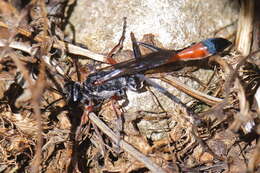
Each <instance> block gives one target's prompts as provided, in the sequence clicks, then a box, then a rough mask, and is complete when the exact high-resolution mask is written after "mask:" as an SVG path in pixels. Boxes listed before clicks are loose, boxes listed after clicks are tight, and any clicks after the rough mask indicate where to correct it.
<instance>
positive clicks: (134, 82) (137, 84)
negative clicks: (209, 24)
mask: <svg viewBox="0 0 260 173" xmlns="http://www.w3.org/2000/svg"><path fill="white" fill-rule="evenodd" d="M131 39H132V46H133V52H134V56H135V58H134V59H131V60H128V61H124V62H121V63H116V61H114V60H113V61H111V62H113V64H111V66H109V67H106V68H103V69H101V70H99V71H97V72H95V73H92V74H90V75H89V76H88V77H87V78H86V80H85V81H84V82H83V83H78V82H74V81H70V82H67V83H66V84H65V94H66V97H67V99H68V101H69V102H72V103H81V104H87V105H88V106H89V107H91V109H92V108H93V107H95V106H97V105H99V104H100V103H101V102H102V101H103V100H106V99H109V98H111V97H114V96H117V97H125V96H126V94H125V91H126V90H127V89H130V90H133V91H138V90H139V89H141V88H142V86H143V79H142V78H141V77H140V76H139V75H138V74H140V73H143V72H145V71H147V70H151V69H154V68H157V67H160V66H162V65H165V64H170V63H172V64H173V65H174V62H179V61H192V60H200V59H204V58H207V57H209V56H211V55H215V54H217V53H220V52H222V51H223V50H224V49H225V48H227V47H228V46H230V45H231V42H230V41H228V40H226V39H224V38H209V39H206V40H203V41H201V42H199V43H196V44H193V45H191V46H189V47H187V48H184V49H182V50H165V49H161V48H157V47H155V46H152V45H149V44H146V43H142V42H137V41H136V39H135V37H134V34H133V33H131ZM139 45H142V46H144V47H146V48H149V49H151V50H153V52H152V53H150V54H147V55H145V56H142V55H141V53H140V49H139Z"/></svg>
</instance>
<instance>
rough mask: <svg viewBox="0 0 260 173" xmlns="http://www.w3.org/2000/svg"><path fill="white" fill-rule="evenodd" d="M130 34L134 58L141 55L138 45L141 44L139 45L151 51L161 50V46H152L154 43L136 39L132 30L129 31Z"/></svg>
mask: <svg viewBox="0 0 260 173" xmlns="http://www.w3.org/2000/svg"><path fill="white" fill-rule="evenodd" d="M130 36H131V40H132V46H133V51H134V57H135V58H140V57H142V54H141V51H140V48H139V45H141V46H143V47H145V48H147V49H150V50H152V51H153V52H158V51H161V50H162V49H161V48H159V47H156V46H154V45H151V44H148V43H143V42H139V41H136V38H135V35H134V33H132V32H131V34H130Z"/></svg>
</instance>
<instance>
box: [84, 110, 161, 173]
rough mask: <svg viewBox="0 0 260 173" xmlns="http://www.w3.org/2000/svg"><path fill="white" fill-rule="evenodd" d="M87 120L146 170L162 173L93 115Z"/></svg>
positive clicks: (159, 168) (156, 166)
mask: <svg viewBox="0 0 260 173" xmlns="http://www.w3.org/2000/svg"><path fill="white" fill-rule="evenodd" d="M89 119H90V120H91V121H92V122H93V123H95V125H96V126H97V127H98V128H99V129H100V130H101V131H102V132H103V133H105V134H106V135H107V136H109V137H110V138H111V139H112V140H113V141H114V142H115V143H116V144H118V145H119V146H120V147H121V148H122V149H123V150H125V151H126V152H128V153H129V154H131V155H132V156H133V157H134V158H135V159H136V160H139V161H140V162H142V163H143V164H144V165H145V166H147V168H149V169H150V170H151V171H152V172H154V173H157V172H161V173H164V172H165V171H164V170H163V169H162V168H161V167H159V166H158V165H156V164H155V163H154V162H152V161H151V160H150V159H149V158H148V157H146V156H145V155H144V154H142V153H140V152H139V151H138V150H136V149H135V148H134V147H132V146H131V145H130V144H128V143H127V142H125V141H124V140H122V139H120V137H119V136H117V135H116V134H115V133H114V132H113V131H112V130H111V129H110V128H109V127H107V126H106V124H105V123H103V122H102V121H101V120H100V119H99V118H98V117H97V116H96V115H95V114H94V113H90V114H89Z"/></svg>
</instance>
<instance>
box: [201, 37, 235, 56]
mask: <svg viewBox="0 0 260 173" xmlns="http://www.w3.org/2000/svg"><path fill="white" fill-rule="evenodd" d="M202 44H203V45H204V46H206V47H207V49H208V51H209V53H211V54H216V53H218V52H222V51H223V50H224V49H226V48H227V47H228V46H230V45H231V44H232V42H231V41H229V40H227V39H224V38H209V39H206V40H204V41H202Z"/></svg>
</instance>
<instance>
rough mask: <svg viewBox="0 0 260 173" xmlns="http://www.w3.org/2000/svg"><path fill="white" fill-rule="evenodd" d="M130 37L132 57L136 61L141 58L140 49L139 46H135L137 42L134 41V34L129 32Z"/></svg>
mask: <svg viewBox="0 0 260 173" xmlns="http://www.w3.org/2000/svg"><path fill="white" fill-rule="evenodd" d="M130 36H131V41H132V47H133V51H134V57H135V58H136V59H138V58H140V57H141V56H142V54H141V51H140V48H139V46H138V44H137V41H136V38H135V35H134V33H132V32H131V33H130Z"/></svg>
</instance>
